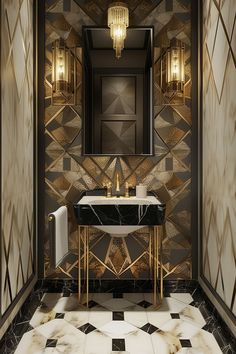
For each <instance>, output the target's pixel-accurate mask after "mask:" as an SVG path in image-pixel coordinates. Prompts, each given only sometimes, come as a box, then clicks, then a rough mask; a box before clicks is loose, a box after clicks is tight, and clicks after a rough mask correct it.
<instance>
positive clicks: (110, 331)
mask: <svg viewBox="0 0 236 354" xmlns="http://www.w3.org/2000/svg"><path fill="white" fill-rule="evenodd" d="M99 331H101V332H102V333H104V334H106V335H107V336H110V337H111V338H125V337H126V336H128V335H130V334H133V333H136V332H138V328H137V327H135V326H133V325H131V324H130V323H127V322H125V321H111V322H109V323H107V324H105V325H104V326H102V327H100V328H99Z"/></svg>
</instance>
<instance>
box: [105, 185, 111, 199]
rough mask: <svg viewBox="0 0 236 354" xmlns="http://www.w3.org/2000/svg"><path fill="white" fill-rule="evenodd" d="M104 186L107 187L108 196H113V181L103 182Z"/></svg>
mask: <svg viewBox="0 0 236 354" xmlns="http://www.w3.org/2000/svg"><path fill="white" fill-rule="evenodd" d="M103 187H104V188H106V189H107V198H111V196H112V195H111V191H112V183H111V182H107V183H103Z"/></svg>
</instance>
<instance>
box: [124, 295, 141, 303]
mask: <svg viewBox="0 0 236 354" xmlns="http://www.w3.org/2000/svg"><path fill="white" fill-rule="evenodd" d="M123 298H124V299H126V300H128V301H130V302H132V303H134V304H137V303H139V302H141V301H143V300H144V295H143V294H142V293H124V294H123Z"/></svg>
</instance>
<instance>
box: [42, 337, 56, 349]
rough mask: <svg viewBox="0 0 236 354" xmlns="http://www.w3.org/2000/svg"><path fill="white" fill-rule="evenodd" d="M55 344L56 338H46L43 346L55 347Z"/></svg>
mask: <svg viewBox="0 0 236 354" xmlns="http://www.w3.org/2000/svg"><path fill="white" fill-rule="evenodd" d="M56 345H57V339H48V340H47V342H46V345H45V348H55V347H56Z"/></svg>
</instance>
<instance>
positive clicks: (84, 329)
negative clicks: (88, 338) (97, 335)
mask: <svg viewBox="0 0 236 354" xmlns="http://www.w3.org/2000/svg"><path fill="white" fill-rule="evenodd" d="M78 329H79V330H80V331H81V332H83V333H85V334H88V333H90V332H92V331H94V330H95V329H97V328H96V327H94V326H93V325H91V324H90V323H86V324H85V325H83V326H81V327H79V328H78Z"/></svg>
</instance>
